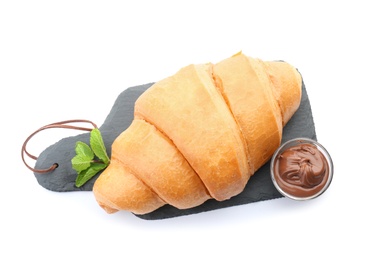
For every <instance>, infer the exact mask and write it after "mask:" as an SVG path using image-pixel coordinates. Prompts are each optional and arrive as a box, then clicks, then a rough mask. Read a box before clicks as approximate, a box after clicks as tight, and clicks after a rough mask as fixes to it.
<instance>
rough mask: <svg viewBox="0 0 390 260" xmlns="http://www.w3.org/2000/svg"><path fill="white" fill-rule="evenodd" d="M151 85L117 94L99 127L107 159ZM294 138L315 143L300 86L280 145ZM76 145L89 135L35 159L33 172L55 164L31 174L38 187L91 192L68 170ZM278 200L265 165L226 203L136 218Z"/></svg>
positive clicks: (170, 209)
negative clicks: (297, 102)
mask: <svg viewBox="0 0 390 260" xmlns="http://www.w3.org/2000/svg"><path fill="white" fill-rule="evenodd" d="M152 85H153V83H149V84H145V85H140V86H134V87H129V88H128V89H126V90H125V91H123V92H122V93H120V95H119V96H118V98H117V99H116V101H115V103H114V105H113V107H112V109H111V111H110V113H109V114H108V116H107V118H106V120H105V121H104V123H103V124H102V125H101V126H100V127H99V130H100V132H101V133H102V136H103V140H104V143H105V146H106V148H107V153H108V155H109V156H111V145H112V143H113V141H114V140H115V139H116V137H117V136H118V135H119V134H120V133H121V132H123V131H124V130H125V129H126V128H127V127H129V125H130V124H131V122H132V121H133V115H134V103H135V101H136V100H137V98H138V97H139V96H140V95H141V94H142V93H143V92H144V91H145V90H146V89H148V88H149V87H150V86H152ZM297 137H307V138H311V139H314V140H316V139H317V137H316V132H315V126H314V120H313V116H312V111H311V106H310V101H309V97H308V95H307V91H306V87H305V84H304V83H303V82H302V99H301V104H300V106H299V108H298V110H297V112H296V113H295V114H294V116H293V117H292V118H291V119H290V121H289V122H288V123H287V125H286V126H285V127H284V129H283V137H282V142H285V141H287V140H290V139H293V138H297ZM77 141H82V142H85V143H87V144H89V133H83V134H80V135H77V136H71V137H67V138H64V139H61V140H60V141H58V142H57V143H55V144H53V145H51V146H49V147H48V148H46V149H45V150H44V151H43V152H42V153H41V154H40V155H39V157H38V159H37V161H36V164H35V168H36V169H45V168H48V167H50V166H51V165H53V163H57V164H58V167H57V168H56V169H55V170H54V171H52V172H50V173H47V174H39V173H34V174H35V177H36V179H37V181H38V183H39V184H40V185H41V186H43V187H44V188H46V189H48V190H52V191H58V192H69V191H92V187H93V184H94V182H95V180H96V179H97V177H98V176H99V175H96V176H95V177H94V178H92V179H91V180H90V181H88V182H87V183H86V184H85V185H84V186H82V187H80V188H77V187H76V186H75V180H76V177H77V173H76V171H74V170H73V169H72V164H71V159H72V158H73V156H74V155H75V152H74V148H75V143H76V142H77ZM280 197H282V195H281V194H280V193H279V192H278V191H277V190H276V188H275V187H274V185H273V183H272V180H271V177H270V165H269V162H268V163H267V164H265V165H264V166H263V167H261V168H260V169H259V170H257V171H256V173H255V174H254V175H253V176H252V177H251V178H250V180H249V182H248V184H247V185H246V187H245V189H244V191H243V192H242V193H240V194H239V195H237V196H235V197H233V198H231V199H229V200H226V201H222V202H219V201H216V200H212V199H211V200H208V201H206V202H205V203H203V204H202V205H200V206H198V207H195V208H191V209H186V210H179V209H177V208H175V207H172V206H170V205H165V206H163V207H161V208H159V209H157V210H155V211H154V212H151V213H149V214H145V215H136V216H137V217H139V218H142V219H146V220H156V219H165V218H172V217H178V216H183V215H189V214H196V213H200V212H205V211H210V210H216V209H221V208H225V207H232V206H238V205H242V204H247V203H253V202H259V201H264V200H270V199H276V198H280Z"/></svg>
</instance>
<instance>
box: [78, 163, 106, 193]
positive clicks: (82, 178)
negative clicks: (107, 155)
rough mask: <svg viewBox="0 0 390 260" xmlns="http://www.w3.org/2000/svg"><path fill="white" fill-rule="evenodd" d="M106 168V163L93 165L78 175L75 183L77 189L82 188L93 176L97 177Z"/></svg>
mask: <svg viewBox="0 0 390 260" xmlns="http://www.w3.org/2000/svg"><path fill="white" fill-rule="evenodd" d="M106 167H107V165H106V164H104V163H91V166H90V167H89V168H88V169H85V170H83V171H82V172H80V173H79V174H78V175H77V178H76V183H75V185H76V187H78V188H80V187H81V186H83V185H84V184H85V183H86V182H87V181H89V180H90V179H91V178H92V177H93V176H95V175H96V174H97V173H98V172H100V171H101V170H103V169H104V168H106Z"/></svg>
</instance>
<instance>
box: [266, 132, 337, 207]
mask: <svg viewBox="0 0 390 260" xmlns="http://www.w3.org/2000/svg"><path fill="white" fill-rule="evenodd" d="M302 144H311V145H314V146H315V147H316V148H317V149H318V150H319V151H320V152H321V153H322V155H323V156H324V158H325V161H326V163H327V165H328V171H329V174H328V179H327V180H326V182H325V184H323V185H324V186H323V187H322V188H321V189H320V190H319V191H317V192H315V193H314V194H310V195H308V196H299V195H296V194H292V193H289V192H288V191H286V190H284V189H283V188H282V187H281V186H280V185H279V183H278V181H277V180H276V178H275V160H277V158H279V156H280V154H282V153H283V152H284V151H285V150H286V149H288V148H290V147H293V146H299V145H302ZM332 178H333V162H332V158H331V157H330V155H329V153H328V151H327V150H326V149H325V148H324V147H323V146H322V145H321V144H319V143H318V142H317V141H315V140H312V139H309V138H303V137H302V138H295V139H291V140H289V141H287V142H285V143H284V144H282V145H281V146H280V147H279V148H278V149H277V150H276V151H275V152H274V154H273V156H272V159H271V179H272V182H273V183H274V185H275V188H276V189H277V190H278V191H279V192H280V193H281V194H282V195H283V196H285V197H287V198H290V199H293V200H299V201H302V200H310V199H314V198H317V197H318V196H320V195H321V194H322V193H324V192H325V191H326V190H327V189H328V187H329V185H330V183H331V182H332Z"/></svg>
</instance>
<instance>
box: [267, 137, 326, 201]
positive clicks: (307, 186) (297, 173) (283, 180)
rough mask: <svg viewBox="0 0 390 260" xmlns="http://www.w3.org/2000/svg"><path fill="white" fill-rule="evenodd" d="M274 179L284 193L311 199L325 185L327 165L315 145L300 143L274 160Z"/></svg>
mask: <svg viewBox="0 0 390 260" xmlns="http://www.w3.org/2000/svg"><path fill="white" fill-rule="evenodd" d="M274 178H275V181H276V182H277V184H278V185H279V187H280V189H282V190H283V191H284V192H286V193H288V194H290V195H292V196H295V197H301V198H303V197H311V196H313V195H316V194H317V193H319V192H321V190H322V189H323V188H324V186H325V185H326V183H327V181H328V178H329V165H328V163H327V160H326V159H325V157H324V155H323V154H322V152H321V151H319V150H318V149H317V147H316V146H315V145H313V144H308V143H302V144H298V145H296V146H292V147H289V148H287V149H286V150H284V151H283V152H282V153H281V154H280V155H278V156H277V157H276V158H275V161H274Z"/></svg>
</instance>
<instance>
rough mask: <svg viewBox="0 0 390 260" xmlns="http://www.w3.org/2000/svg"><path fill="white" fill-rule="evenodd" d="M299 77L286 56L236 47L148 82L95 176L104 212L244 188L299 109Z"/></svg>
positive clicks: (183, 203) (220, 196)
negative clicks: (274, 58) (254, 54)
mask: <svg viewBox="0 0 390 260" xmlns="http://www.w3.org/2000/svg"><path fill="white" fill-rule="evenodd" d="M301 87H302V79H301V76H300V74H299V73H298V72H297V70H296V69H295V68H294V67H292V66H291V65H289V64H288V63H285V62H263V61H261V60H260V59H254V58H250V57H248V56H245V55H244V54H242V53H238V54H236V55H234V56H232V57H230V58H228V59H225V60H223V61H221V62H219V63H217V64H211V63H208V64H197V65H189V66H187V67H184V68H182V69H180V70H179V71H178V72H177V73H176V74H175V75H173V76H171V77H168V78H166V79H163V80H161V81H159V82H157V83H155V84H154V85H153V86H151V87H150V88H149V89H148V90H146V91H145V92H144V93H143V94H142V95H141V96H140V97H139V98H138V100H137V101H136V103H135V109H134V111H135V112H134V120H133V122H132V123H131V125H130V126H129V127H128V129H127V130H125V131H124V132H123V133H121V134H120V135H119V136H118V137H117V139H116V140H115V141H114V143H113V145H112V154H111V163H110V165H109V166H108V167H107V169H105V170H104V172H103V173H102V174H101V175H100V176H99V178H98V179H97V181H96V182H95V184H94V187H93V192H94V195H95V197H96V200H97V202H98V203H99V205H100V206H101V207H102V208H103V209H105V210H106V211H107V212H108V213H113V212H116V211H118V210H128V211H131V212H133V213H135V214H145V213H149V212H152V211H154V210H156V209H157V208H159V207H161V206H163V205H164V204H170V205H172V206H174V207H177V208H179V209H186V208H191V207H195V206H198V205H200V204H202V203H203V202H205V201H206V200H208V199H210V198H213V199H216V200H218V201H222V200H227V199H229V198H231V197H232V196H235V195H237V194H239V193H240V192H242V190H243V189H244V187H245V185H246V184H247V182H248V180H249V178H250V177H251V175H253V173H254V172H255V171H256V170H257V169H259V168H260V167H261V166H262V165H263V164H265V163H266V162H267V161H268V160H269V159H270V158H271V156H272V154H273V152H274V151H275V150H276V149H277V148H278V146H279V145H280V142H281V137H282V129H283V126H284V125H285V124H286V123H287V121H288V120H289V119H290V118H291V117H292V115H293V114H294V113H295V111H296V110H297V109H298V106H299V104H300V100H301Z"/></svg>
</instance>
